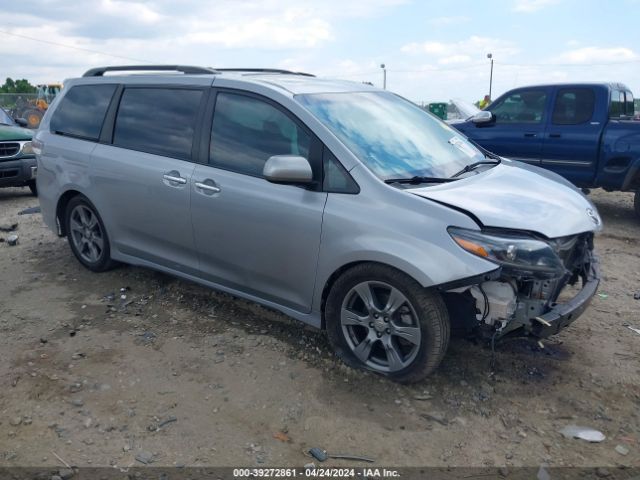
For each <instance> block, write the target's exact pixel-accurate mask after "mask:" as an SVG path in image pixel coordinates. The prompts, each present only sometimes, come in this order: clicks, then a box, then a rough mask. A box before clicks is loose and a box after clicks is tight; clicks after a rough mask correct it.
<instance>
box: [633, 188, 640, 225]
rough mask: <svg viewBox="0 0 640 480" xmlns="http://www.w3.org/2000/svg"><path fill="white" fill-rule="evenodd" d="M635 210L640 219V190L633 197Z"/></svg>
mask: <svg viewBox="0 0 640 480" xmlns="http://www.w3.org/2000/svg"><path fill="white" fill-rule="evenodd" d="M633 209H634V210H635V211H636V215H637V217H638V218H640V189H639V190H636V194H635V195H634V197H633Z"/></svg>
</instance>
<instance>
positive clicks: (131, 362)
mask: <svg viewBox="0 0 640 480" xmlns="http://www.w3.org/2000/svg"><path fill="white" fill-rule="evenodd" d="M593 198H594V200H595V202H596V203H597V206H598V208H599V209H600V212H601V214H602V216H603V218H604V221H605V222H606V226H605V230H604V232H603V233H602V234H600V235H599V236H598V238H597V248H598V251H599V254H600V256H601V259H602V267H603V282H602V284H601V288H600V295H599V296H597V297H596V298H595V299H594V301H593V303H592V305H591V307H590V308H589V309H588V311H587V312H586V313H585V314H584V316H583V317H582V318H581V319H580V320H579V321H577V322H576V323H575V324H574V325H572V326H571V327H570V328H569V329H567V330H566V331H564V332H563V333H562V334H560V335H559V336H557V337H556V338H553V339H550V340H549V341H548V342H547V348H545V349H544V350H542V351H541V350H539V349H538V348H535V347H533V346H532V345H530V344H528V343H524V342H511V343H509V344H504V345H501V346H500V347H499V349H498V352H497V353H496V362H497V364H496V370H495V375H493V376H492V375H491V371H490V367H489V363H490V357H491V353H490V350H489V349H487V348H486V347H484V346H482V345H476V344H474V343H472V342H470V341H468V340H463V339H458V340H453V342H452V345H451V348H450V352H449V354H448V355H447V356H446V358H445V360H444V362H443V364H442V366H441V368H440V370H439V371H438V373H437V374H436V375H435V376H433V377H432V378H430V379H429V381H428V382H425V383H423V384H419V385H413V386H399V385H396V384H393V383H390V382H389V381H387V380H385V379H382V378H380V377H377V376H375V375H371V374H368V373H363V372H360V371H354V370H351V369H349V368H347V367H344V366H342V364H341V363H340V362H339V361H337V360H336V359H334V357H333V356H332V354H331V352H330V350H329V348H328V345H327V342H326V340H325V338H324V335H323V334H321V333H318V332H316V331H314V330H312V329H308V328H305V327H303V326H301V325H300V324H297V323H296V322H294V321H292V320H289V319H287V318H285V317H283V316H282V315H279V314H277V313H274V312H271V311H268V310H266V309H264V308H262V307H259V306H256V305H254V304H251V303H248V302H244V301H241V300H237V299H234V298H232V297H230V296H228V295H224V294H218V293H214V292H212V291H209V290H207V289H205V288H202V287H199V286H197V285H194V284H191V283H188V282H184V281H181V280H177V279H175V278H172V277H169V276H166V275H163V274H159V273H156V272H152V271H149V270H144V269H140V268H134V267H128V266H123V267H120V268H118V269H116V270H113V271H111V272H108V273H105V274H94V273H91V272H89V271H87V270H85V269H83V268H82V267H81V266H80V264H79V263H78V262H77V261H76V260H75V259H74V258H73V257H72V255H71V253H70V251H69V248H68V245H67V243H66V241H65V240H62V239H58V238H56V237H55V235H54V234H53V233H51V232H50V231H49V230H47V229H46V228H45V227H44V225H43V223H42V220H41V217H40V215H39V214H32V215H20V216H18V212H19V211H20V210H22V209H24V208H26V207H31V206H36V205H37V204H38V202H37V199H35V198H34V197H31V196H30V195H29V194H28V190H27V189H3V190H0V224H7V223H13V222H17V223H18V224H19V226H18V230H17V233H18V234H19V236H20V243H19V244H18V245H17V246H13V247H11V246H8V245H7V243H6V242H4V243H0V466H25V465H29V466H62V465H61V463H60V461H59V459H58V458H57V457H56V456H55V455H57V456H59V457H60V458H62V459H64V460H65V461H66V462H68V463H70V464H73V465H79V466H87V465H92V466H96V465H112V466H119V467H127V466H131V465H142V463H141V462H140V460H144V461H148V462H151V463H153V465H163V466H172V465H189V466H198V465H212V466H214V465H220V466H222V465H224V466H231V465H244V466H252V465H264V466H266V465H278V466H285V465H291V466H302V465H303V464H305V463H307V462H309V459H308V458H307V457H305V456H304V455H303V453H302V451H303V450H304V449H305V448H307V449H308V448H309V447H312V446H320V447H323V448H326V449H327V450H329V451H333V452H338V451H340V452H347V453H354V454H364V455H367V456H371V457H374V458H375V459H376V463H377V464H379V465H396V466H408V465H433V466H446V465H456V466H504V465H506V466H521V465H526V466H538V465H540V464H541V463H546V464H548V465H551V466H563V465H576V466H607V467H609V468H614V467H615V466H619V465H628V466H636V467H637V466H640V355H639V354H638V352H640V335H639V334H637V333H634V332H633V331H631V330H629V329H628V328H626V327H625V325H626V324H631V325H633V326H636V327H639V328H640V315H639V311H640V300H634V293H635V292H640V241H639V240H638V239H640V221H638V220H636V219H635V218H634V216H633V213H632V208H631V200H632V198H631V196H630V195H627V194H607V193H604V192H595V193H594V194H593ZM7 236H8V234H7V233H1V232H0V237H5V238H6V237H7ZM121 288H124V289H126V290H125V291H124V292H123V293H121V291H120V289H121ZM121 295H125V296H126V298H121ZM570 424H577V425H584V426H590V427H594V428H596V429H598V430H600V431H602V432H603V433H604V434H605V435H606V440H604V441H603V442H602V443H587V442H584V441H582V440H575V439H565V438H564V437H562V436H561V435H560V434H559V433H558V430H559V429H561V428H563V427H564V426H566V425H570ZM617 446H622V447H623V448H620V447H618V450H621V451H622V452H626V451H627V450H628V453H627V454H626V455H623V454H622V453H618V452H617V451H616V447H617ZM54 453H55V455H54ZM136 457H138V460H136ZM334 463H335V464H337V465H340V464H341V463H340V462H339V461H335V462H334ZM342 464H343V465H347V463H346V462H345V463H342ZM604 473H606V472H604Z"/></svg>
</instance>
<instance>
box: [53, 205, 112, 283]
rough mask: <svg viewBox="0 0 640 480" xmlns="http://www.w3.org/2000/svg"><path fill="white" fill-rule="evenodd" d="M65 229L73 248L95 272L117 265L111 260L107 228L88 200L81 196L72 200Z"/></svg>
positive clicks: (80, 260) (76, 254)
mask: <svg viewBox="0 0 640 480" xmlns="http://www.w3.org/2000/svg"><path fill="white" fill-rule="evenodd" d="M65 231H66V232H67V239H68V240H69V246H70V247H71V251H72V252H73V254H74V255H75V257H76V258H77V259H78V261H79V262H80V263H81V264H82V265H84V266H85V267H86V268H88V269H89V270H91V271H93V272H104V271H106V270H110V269H111V268H113V267H114V266H115V262H114V261H113V260H111V250H110V247H109V236H108V235H107V230H106V229H105V227H104V223H102V219H101V218H100V215H99V214H98V211H97V210H96V208H95V207H94V206H93V204H92V203H91V202H90V201H89V199H87V198H86V197H84V196H81V195H79V196H76V197H73V198H72V199H71V200H70V201H69V203H68V205H67V209H66V215H65Z"/></svg>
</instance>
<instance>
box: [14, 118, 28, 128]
mask: <svg viewBox="0 0 640 480" xmlns="http://www.w3.org/2000/svg"><path fill="white" fill-rule="evenodd" d="M13 121H14V122H16V123H17V124H18V125H20V126H21V127H26V126H28V125H29V122H27V121H26V120H25V119H24V118H14V119H13Z"/></svg>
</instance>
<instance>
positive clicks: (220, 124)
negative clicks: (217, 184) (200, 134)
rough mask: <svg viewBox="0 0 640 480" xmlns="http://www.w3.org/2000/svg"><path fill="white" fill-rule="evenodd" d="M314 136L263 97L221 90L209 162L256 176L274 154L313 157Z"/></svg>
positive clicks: (259, 174)
mask: <svg viewBox="0 0 640 480" xmlns="http://www.w3.org/2000/svg"><path fill="white" fill-rule="evenodd" d="M310 146H311V137H310V135H309V134H307V133H306V132H305V131H304V130H302V129H301V128H300V127H299V126H298V125H297V124H296V122H294V121H293V120H292V119H291V118H290V117H289V116H287V115H286V114H285V113H284V112H282V111H281V110H280V109H278V108H276V107H275V106H273V105H271V104H270V103H267V102H265V101H263V100H260V99H257V98H254V97H249V96H245V95H238V94H234V93H227V92H221V93H218V95H217V97H216V106H215V112H214V114H213V126H212V131H211V145H210V147H209V162H210V163H211V165H213V166H214V167H218V168H223V169H225V170H231V171H234V172H238V173H243V174H246V175H252V176H256V177H261V176H262V170H263V168H264V164H265V163H266V161H267V160H268V159H269V158H270V157H272V156H274V155H298V156H301V157H304V158H306V159H309V149H310Z"/></svg>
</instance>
